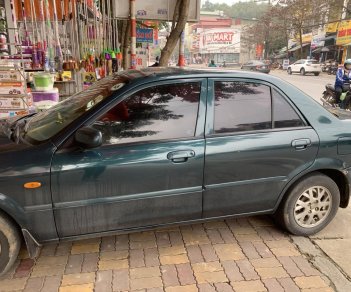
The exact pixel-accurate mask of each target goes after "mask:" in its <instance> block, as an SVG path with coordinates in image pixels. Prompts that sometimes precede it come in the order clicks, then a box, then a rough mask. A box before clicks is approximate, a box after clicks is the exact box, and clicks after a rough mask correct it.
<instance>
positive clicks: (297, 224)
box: [275, 173, 340, 236]
mask: <svg viewBox="0 0 351 292" xmlns="http://www.w3.org/2000/svg"><path fill="white" fill-rule="evenodd" d="M314 188H318V189H320V190H324V193H323V196H321V200H322V199H323V198H324V199H325V200H327V199H329V201H325V202H324V204H326V203H329V207H327V208H326V209H325V210H326V214H325V215H323V216H324V217H322V218H321V219H320V220H318V221H320V222H318V221H317V222H316V221H315V218H316V217H317V215H316V213H314V212H319V213H321V214H322V212H324V209H323V208H324V207H321V204H319V205H317V204H316V203H315V201H317V198H315V197H314V196H315V195H316V192H312V193H313V195H312V197H313V202H312V204H310V203H308V200H307V196H305V195H306V192H307V191H309V190H311V189H314ZM314 190H315V189H314ZM308 194H309V195H310V194H311V193H310V192H308ZM301 198H304V200H307V201H303V200H301ZM299 199H300V200H299ZM298 202H302V203H303V204H300V203H298ZM322 203H323V202H322ZM339 204H340V192H339V188H338V186H337V185H336V183H335V182H334V181H333V180H332V179H331V178H329V177H328V176H325V175H323V174H320V173H315V174H311V175H309V176H306V177H305V178H303V179H302V180H300V181H299V182H297V183H296V184H295V185H294V186H293V187H292V188H291V189H290V191H289V192H288V193H287V194H286V196H285V197H284V199H283V201H282V202H281V204H280V206H279V209H278V211H277V213H276V214H275V215H276V216H275V218H276V219H277V221H278V223H279V224H281V225H282V226H283V227H284V228H285V229H287V230H288V231H289V232H290V233H292V234H295V235H302V236H309V235H313V234H315V233H317V232H319V231H320V230H322V229H323V228H324V227H326V226H327V225H328V224H329V223H330V221H331V220H332V219H333V218H334V216H335V214H336V212H337V210H338V208H339ZM300 207H301V208H300ZM318 207H320V209H319V210H317V208H318ZM297 208H300V209H299V210H297ZM304 214H305V215H304ZM310 214H312V215H313V216H311V215H310ZM299 215H301V220H299V219H297V218H296V217H299ZM311 217H312V220H313V222H311V224H308V223H307V224H304V222H301V221H305V220H309V219H310V218H311ZM313 223H314V224H313ZM303 225H306V226H303ZM308 225H311V226H308Z"/></svg>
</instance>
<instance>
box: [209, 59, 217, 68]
mask: <svg viewBox="0 0 351 292" xmlns="http://www.w3.org/2000/svg"><path fill="white" fill-rule="evenodd" d="M208 67H217V66H216V64H215V62H214V60H211V62H210V64H208Z"/></svg>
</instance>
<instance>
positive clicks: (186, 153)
mask: <svg viewBox="0 0 351 292" xmlns="http://www.w3.org/2000/svg"><path fill="white" fill-rule="evenodd" d="M194 156H195V151H194V150H179V151H173V152H169V153H168V154H167V159H168V160H172V161H173V162H175V163H178V162H186V161H187V160H188V158H191V157H194Z"/></svg>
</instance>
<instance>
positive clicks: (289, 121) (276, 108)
mask: <svg viewBox="0 0 351 292" xmlns="http://www.w3.org/2000/svg"><path fill="white" fill-rule="evenodd" d="M272 93H273V94H272V95H273V120H274V128H288V127H302V126H305V124H304V122H303V121H302V120H301V119H300V117H299V116H298V115H297V113H296V112H295V110H294V109H293V108H292V107H291V105H290V104H289V103H288V102H287V101H286V100H285V98H284V97H283V96H282V95H281V94H280V93H279V92H277V91H276V90H275V89H273V91H272Z"/></svg>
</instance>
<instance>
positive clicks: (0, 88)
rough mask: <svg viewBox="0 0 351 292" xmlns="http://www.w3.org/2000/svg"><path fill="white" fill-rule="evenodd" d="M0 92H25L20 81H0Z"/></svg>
mask: <svg viewBox="0 0 351 292" xmlns="http://www.w3.org/2000/svg"><path fill="white" fill-rule="evenodd" d="M0 94H13V95H17V94H25V92H24V86H23V83H22V82H15V81H14V82H4V81H2V82H0Z"/></svg>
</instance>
